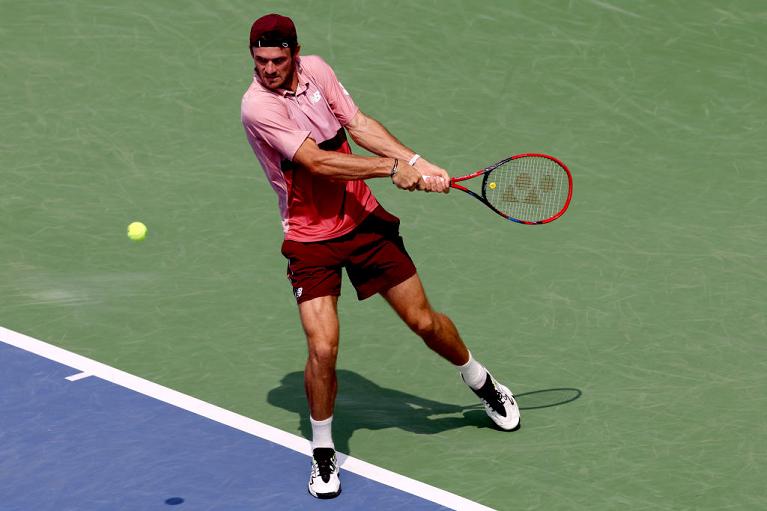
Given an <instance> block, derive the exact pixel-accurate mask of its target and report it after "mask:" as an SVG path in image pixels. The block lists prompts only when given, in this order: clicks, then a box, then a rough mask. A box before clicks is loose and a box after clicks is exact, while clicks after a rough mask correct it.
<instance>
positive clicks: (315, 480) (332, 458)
mask: <svg viewBox="0 0 767 511" xmlns="http://www.w3.org/2000/svg"><path fill="white" fill-rule="evenodd" d="M338 472H339V470H338V463H336V451H335V449H332V448H330V447H318V448H316V449H314V451H313V455H312V475H311V476H309V493H311V494H312V496H314V497H317V498H318V499H332V498H335V497H337V496H338V494H339V493H341V480H340V479H339V478H338Z"/></svg>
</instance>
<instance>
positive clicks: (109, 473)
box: [0, 329, 487, 511]
mask: <svg viewBox="0 0 767 511" xmlns="http://www.w3.org/2000/svg"><path fill="white" fill-rule="evenodd" d="M4 332H5V333H7V332H9V331H8V330H4ZM0 333H3V329H0ZM1 337H2V336H0V340H3V341H4V339H2V338H1ZM42 344H43V343H41V345H42ZM53 349H57V348H53ZM60 351H62V352H63V350H60ZM72 356H74V357H77V355H74V354H72ZM83 360H87V359H83ZM94 364H95V365H96V367H97V366H98V365H99V364H98V363H97V362H94ZM103 367H108V366H103ZM114 371H116V372H118V373H119V371H117V370H114ZM92 372H97V371H92ZM123 374H125V373H123ZM128 376H129V375H128ZM138 380H140V379H138ZM149 385H154V384H151V383H150V384H149ZM0 387H1V388H2V393H0V509H2V510H3V511H30V510H35V511H43V510H57V511H63V510H77V511H84V510H110V511H114V510H122V509H124V510H132V511H135V510H166V511H171V510H179V511H182V510H233V511H234V510H255V509H331V508H332V509H341V510H351V509H355V510H359V509H366V510H367V509H408V510H435V509H449V508H448V507H444V506H443V505H440V504H438V503H435V502H433V501H430V500H426V499H425V498H421V497H418V496H416V495H413V494H411V493H407V492H405V491H402V490H399V489H395V488H393V487H392V486H389V485H386V484H382V483H380V482H378V481H375V480H373V479H371V478H368V477H364V476H362V475H358V474H356V473H352V472H350V471H349V470H345V469H344V464H345V463H346V464H351V462H350V460H353V458H350V457H342V458H341V466H342V487H343V493H342V494H341V496H340V497H339V498H337V499H334V500H332V501H320V500H317V499H314V498H312V497H311V496H310V495H309V494H308V493H307V490H306V483H307V479H308V474H309V468H310V461H309V458H308V457H307V456H306V455H305V454H302V453H301V452H297V451H296V450H294V449H291V448H287V447H285V446H283V445H279V444H277V443H274V442H272V441H269V440H265V439H263V438H260V437H258V436H256V435H254V434H251V433H248V432H246V431H242V430H240V429H237V428H235V427H231V426H229V425H226V424H223V423H221V422H217V421H216V420H212V419H210V418H207V417H205V416H202V415H200V414H198V413H194V412H192V411H189V410H187V409H183V408H180V407H178V406H174V405H172V404H169V403H167V402H164V401H162V400H159V399H155V398H153V397H150V396H148V395H145V394H143V393H141V392H137V391H135V390H131V389H129V388H127V387H125V386H123V385H120V384H116V383H113V382H111V381H107V380H106V379H103V378H100V377H97V376H95V375H93V374H89V372H83V368H82V367H80V368H79V369H75V368H73V367H70V366H68V365H65V364H62V363H59V362H57V361H54V360H50V359H49V358H46V357H44V356H40V355H38V354H35V353H32V352H30V351H27V350H24V349H21V348H19V347H17V346H15V345H12V344H7V343H6V342H0ZM156 387H159V386H156ZM166 390H168V391H169V389H166ZM169 392H173V391H169ZM190 399H192V400H193V398H190ZM362 463H364V462H362ZM383 472H386V471H383ZM398 477H402V476H398ZM402 479H403V480H407V478H402ZM409 481H410V482H411V483H412V484H414V485H415V486H418V485H420V484H421V483H418V482H417V481H412V480H409ZM423 486H427V485H423ZM435 490H436V491H437V492H441V490H437V489H435ZM414 493H417V492H414ZM445 493H446V492H445ZM448 495H451V494H448ZM452 497H455V498H457V499H458V500H455V501H449V502H448V505H450V508H458V507H460V508H464V506H463V504H466V505H468V506H469V507H475V506H476V507H475V508H476V509H483V508H484V507H483V506H480V505H478V504H476V503H474V502H470V501H466V500H465V499H461V498H460V497H457V496H452ZM437 500H439V499H437ZM461 501H463V502H462V503H461ZM450 502H455V504H450ZM443 503H444V501H443ZM484 509H487V508H484Z"/></svg>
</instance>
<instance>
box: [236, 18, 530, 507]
mask: <svg viewBox="0 0 767 511" xmlns="http://www.w3.org/2000/svg"><path fill="white" fill-rule="evenodd" d="M249 48H250V52H251V56H252V57H253V61H254V63H255V73H254V77H253V82H252V83H251V85H250V87H249V88H248V90H247V91H246V92H245V95H244V96H243V98H242V124H243V126H244V128H245V133H246V135H247V138H248V141H249V142H250V145H251V147H252V148H253V151H254V152H255V154H256V157H257V158H258V160H259V162H260V163H261V166H262V167H263V169H264V172H265V174H266V177H267V179H268V180H269V182H270V183H271V186H272V188H273V189H274V191H275V192H276V193H277V199H278V200H277V202H278V204H279V209H280V214H281V216H282V226H283V229H284V231H285V240H284V242H283V244H282V253H283V255H284V256H285V257H286V258H287V260H288V278H289V279H290V282H291V284H292V287H293V294H294V295H295V298H296V302H297V303H298V313H299V316H300V319H301V323H302V325H303V329H304V332H305V334H306V340H307V344H308V360H307V362H306V368H305V372H304V382H305V388H306V395H307V399H308V401H309V411H310V421H311V426H312V440H311V443H312V453H313V458H312V469H311V476H310V479H309V492H310V493H311V494H312V495H313V496H315V497H318V498H333V497H335V496H337V495H338V494H339V493H340V492H341V483H340V480H339V478H338V473H339V469H338V464H337V463H336V456H335V448H334V445H333V438H332V435H331V423H332V420H333V407H334V404H335V397H336V386H337V384H336V372H335V366H336V356H337V354H338V337H339V326H338V316H337V309H336V307H337V301H338V296H339V295H340V293H341V270H342V268H345V269H346V272H347V274H348V276H349V279H350V280H351V282H352V284H353V286H354V288H355V289H356V291H357V297H358V298H359V299H360V300H364V299H365V298H368V297H370V296H373V295H375V294H377V293H380V294H381V295H382V296H383V297H384V298H385V299H386V301H387V302H388V303H389V305H391V307H392V308H393V309H394V310H395V311H396V313H397V314H398V315H399V316H400V318H402V320H403V321H404V322H405V323H406V324H407V325H408V327H410V329H411V330H413V332H415V333H416V334H418V335H419V336H420V337H421V338H422V339H423V341H424V342H425V343H426V345H427V346H428V347H429V348H431V349H432V350H433V351H435V352H436V353H437V354H439V355H440V356H442V357H443V358H444V359H446V360H447V361H449V362H450V363H452V364H454V365H455V366H456V367H457V369H458V371H459V372H460V374H461V376H462V377H463V380H464V381H465V382H466V384H467V385H468V386H469V387H470V388H471V389H472V390H473V391H474V393H475V394H476V395H477V396H479V398H480V399H481V401H482V402H483V404H484V406H485V410H486V411H487V414H488V415H489V416H490V418H491V419H492V420H493V422H494V423H495V424H496V425H498V427H500V428H501V429H503V430H507V431H508V430H514V429H517V428H518V427H519V424H520V419H519V408H518V407H517V403H516V402H515V400H514V397H513V396H512V393H511V392H510V391H509V389H508V388H506V387H505V386H503V385H501V384H499V383H498V382H497V381H496V380H495V379H494V378H493V377H492V376H491V375H490V374H489V373H488V372H487V370H486V369H485V368H484V367H483V366H482V364H480V363H479V362H478V361H477V360H475V359H474V358H473V357H472V356H471V353H469V350H468V349H467V348H466V345H465V344H464V343H463V341H462V340H461V337H460V336H459V334H458V331H457V330H456V327H455V325H454V324H453V322H452V321H451V320H450V318H448V317H447V316H445V315H444V314H441V313H439V312H436V311H434V310H433V309H432V307H431V305H430V304H429V302H428V300H427V299H426V294H425V293H424V289H423V287H422V285H421V281H420V279H419V277H418V274H417V272H416V268H415V265H414V264H413V261H412V260H411V258H410V256H409V255H408V253H407V252H406V251H405V246H404V244H403V241H402V238H401V237H400V235H399V219H398V218H397V217H395V216H394V215H392V214H391V213H389V212H388V211H386V210H385V209H384V208H383V207H382V206H381V205H380V204H379V203H378V201H377V200H376V198H375V197H374V196H373V194H372V192H371V191H370V188H368V186H367V184H365V180H367V179H374V178H382V179H389V180H391V182H392V183H393V184H394V185H395V186H397V187H398V188H401V189H403V190H411V191H412V190H422V191H426V192H445V193H446V192H447V191H448V190H449V187H448V184H449V176H448V173H447V172H446V171H445V170H444V169H441V168H440V167H438V166H436V165H433V164H431V163H429V162H428V161H426V159H424V158H422V157H420V156H419V155H418V154H416V153H415V152H414V151H413V150H411V149H409V148H408V147H405V146H404V145H403V144H402V143H401V142H400V141H399V140H397V139H396V138H395V137H394V136H393V135H392V134H391V133H389V131H387V130H386V128H385V127H384V126H383V125H381V123H379V122H378V121H376V120H375V119H373V118H371V117H369V116H367V115H365V114H364V113H362V112H361V111H360V110H359V108H357V105H356V104H355V103H354V100H352V97H351V96H350V95H349V93H348V92H347V91H346V89H345V88H344V87H343V85H341V83H340V82H339V81H338V79H337V78H336V75H335V74H334V72H333V70H332V69H331V68H330V66H328V64H327V63H325V62H324V61H323V60H322V59H321V58H320V57H317V56H304V57H300V56H299V54H300V50H301V47H300V46H299V45H298V41H297V36H296V29H295V26H294V24H293V21H291V19H290V18H287V17H284V16H280V15H278V14H269V15H266V16H263V17H261V18H259V19H258V20H256V21H255V22H254V23H253V25H252V27H251V29H250V41H249ZM347 132H348V133H349V135H351V137H352V138H353V139H354V141H355V142H356V143H357V144H359V145H360V146H361V147H363V148H365V149H367V150H368V151H370V152H371V153H373V154H375V155H378V156H377V157H364V156H357V155H354V154H352V153H351V149H350V147H349V143H348V141H347V138H346V134H347ZM423 176H437V177H439V178H442V179H436V178H435V179H424V178H423Z"/></svg>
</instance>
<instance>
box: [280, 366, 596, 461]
mask: <svg viewBox="0 0 767 511" xmlns="http://www.w3.org/2000/svg"><path fill="white" fill-rule="evenodd" d="M337 375H338V389H339V390H338V396H337V398H336V408H335V411H334V414H333V440H334V443H335V444H336V449H337V450H338V451H339V452H344V453H350V448H349V440H350V439H351V437H352V435H353V434H354V432H355V431H356V430H358V429H371V430H376V429H384V428H400V429H402V430H405V431H408V432H410V433H415V434H420V435H433V434H436V433H441V432H443V431H448V430H451V429H457V428H465V427H475V428H489V427H493V424H492V423H491V421H490V419H489V418H488V417H487V416H486V415H485V412H484V409H483V408H482V406H481V405H480V404H479V403H476V404H475V403H472V404H471V405H468V406H461V405H456V404H450V403H441V402H439V401H434V400H431V399H426V398H422V397H419V396H416V395H413V394H409V393H407V392H401V391H399V390H394V389H389V388H385V387H381V386H379V385H377V384H376V383H374V382H372V381H370V380H368V379H367V378H365V377H363V376H361V375H359V374H357V373H355V372H353V371H347V370H344V369H340V370H338V372H337ZM457 389H459V391H460V390H464V391H465V392H466V396H467V399H471V396H472V394H471V392H470V391H469V390H468V389H460V387H459V386H457ZM580 395H581V391H580V390H578V389H572V388H561V389H548V390H537V391H534V392H526V393H524V394H519V395H518V396H516V397H517V401H518V403H519V406H520V409H522V410H529V409H534V408H546V407H549V406H557V405H559V404H565V403H569V402H571V401H574V400H576V399H578V398H579V397H580ZM267 401H268V402H269V403H270V404H272V405H274V406H278V407H280V408H283V409H285V410H289V411H291V412H294V413H296V414H298V415H299V417H300V429H301V434H302V435H303V436H304V437H305V438H311V426H310V424H309V411H308V406H307V404H306V396H305V394H304V373H303V372H300V371H296V372H292V373H288V374H287V375H285V377H283V378H282V381H281V382H280V385H279V386H278V387H276V388H274V389H272V390H271V391H269V394H268V395H267Z"/></svg>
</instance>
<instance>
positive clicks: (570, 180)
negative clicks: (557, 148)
mask: <svg viewBox="0 0 767 511" xmlns="http://www.w3.org/2000/svg"><path fill="white" fill-rule="evenodd" d="M531 156H532V157H538V158H547V159H549V160H551V161H553V162H554V163H556V164H557V165H559V166H560V167H561V168H562V169H563V170H564V171H565V173H566V174H567V200H566V201H565V204H564V206H562V209H560V210H559V212H557V214H555V215H553V216H551V217H550V218H546V219H545V220H540V221H538V222H528V221H526V220H520V219H518V218H512V217H510V216H509V215H507V214H506V213H504V212H502V211H499V210H497V209H495V208H494V207H493V206H492V205H491V204H490V202H488V200H487V199H486V198H485V186H487V176H488V174H490V172H491V171H493V170H495V169H496V168H498V167H500V166H501V165H503V164H504V163H508V162H510V161H511V160H516V159H519V158H526V157H531ZM479 176H484V177H483V179H482V195H479V194H477V193H476V192H473V191H471V190H469V189H468V188H466V187H465V186H462V185H459V184H456V183H458V182H460V181H466V180H467V179H473V178H475V177H479ZM450 187H451V188H455V189H456V190H461V191H462V192H466V193H468V194H469V195H471V196H472V197H474V198H475V199H477V200H479V201H480V202H482V203H483V204H484V205H485V206H487V207H488V208H490V209H491V210H493V211H495V212H496V213H498V214H499V215H501V216H502V217H503V218H505V219H507V220H511V221H512V222H516V223H518V224H524V225H543V224H547V223H549V222H553V221H554V220H556V219H557V218H559V217H560V216H562V215H563V214H564V213H565V211H567V208H568V207H569V206H570V200H571V199H572V198H573V176H572V174H571V173H570V169H568V168H567V165H565V164H564V163H562V161H561V160H559V159H557V158H555V157H553V156H549V155H548V154H542V153H523V154H517V155H514V156H512V157H511V158H506V159H505V160H501V161H499V162H498V163H496V164H494V165H491V166H489V167H485V168H484V169H482V170H478V171H476V172H472V173H471V174H467V175H465V176H462V177H453V178H450Z"/></svg>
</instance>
